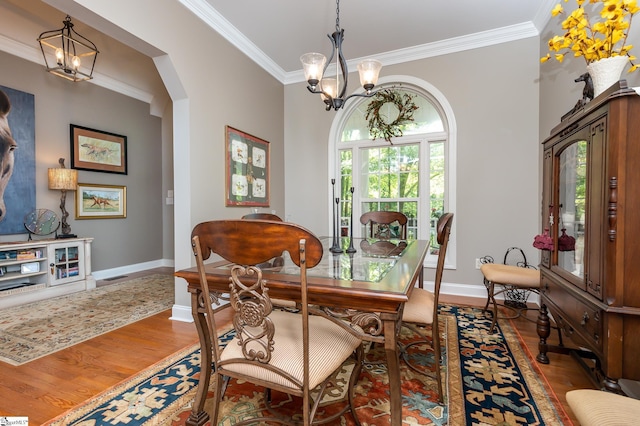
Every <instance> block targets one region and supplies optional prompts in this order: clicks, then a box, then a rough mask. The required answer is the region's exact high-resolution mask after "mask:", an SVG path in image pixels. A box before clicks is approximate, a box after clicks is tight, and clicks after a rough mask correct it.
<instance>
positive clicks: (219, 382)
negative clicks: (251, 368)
mask: <svg viewBox="0 0 640 426" xmlns="http://www.w3.org/2000/svg"><path fill="white" fill-rule="evenodd" d="M214 379H215V381H216V386H215V391H214V392H215V394H214V395H213V408H212V409H211V416H210V417H211V419H210V420H209V422H210V423H211V424H212V425H216V424H218V413H219V411H220V402H221V401H222V393H223V387H224V388H225V389H226V387H227V386H226V384H227V382H228V381H229V377H226V376H222V375H220V374H215V375H214ZM223 385H224V386H223Z"/></svg>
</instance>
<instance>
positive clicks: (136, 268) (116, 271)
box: [93, 259, 175, 280]
mask: <svg viewBox="0 0 640 426" xmlns="http://www.w3.org/2000/svg"><path fill="white" fill-rule="evenodd" d="M174 266H175V264H174V261H173V259H159V260H152V261H150V262H143V263H136V264H134V265H126V266H120V267H118V268H112V269H103V270H102V271H93V277H94V278H95V279H96V280H104V279H106V278H112V277H118V276H120V275H126V274H132V273H134V272H142V271H146V270H148V269H154V268H162V267H170V268H173V267H174Z"/></svg>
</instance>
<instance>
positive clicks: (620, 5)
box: [540, 0, 640, 72]
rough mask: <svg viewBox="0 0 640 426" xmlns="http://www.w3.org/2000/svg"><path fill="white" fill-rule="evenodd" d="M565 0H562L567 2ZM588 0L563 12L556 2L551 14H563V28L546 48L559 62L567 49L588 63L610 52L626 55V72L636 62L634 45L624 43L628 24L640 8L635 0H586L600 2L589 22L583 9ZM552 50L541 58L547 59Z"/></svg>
mask: <svg viewBox="0 0 640 426" xmlns="http://www.w3.org/2000/svg"><path fill="white" fill-rule="evenodd" d="M567 1H568V0H564V2H565V3H566V2H567ZM586 2H587V0H576V3H577V5H578V8H577V9H575V10H574V11H573V12H571V13H570V14H569V15H566V12H565V11H564V8H563V7H562V3H558V4H557V5H556V7H554V8H553V10H552V11H551V16H554V17H555V16H558V15H562V16H564V17H565V19H564V20H563V21H562V28H563V29H564V30H566V32H565V33H564V34H563V35H562V36H554V37H553V38H551V39H550V40H549V51H551V52H558V53H556V54H555V55H554V56H555V59H556V60H557V61H558V62H562V61H563V60H564V56H565V53H560V52H561V51H563V50H565V49H567V50H569V51H571V52H573V55H574V56H582V57H584V59H585V61H587V65H588V64H590V63H592V62H595V61H597V60H599V59H603V58H610V57H613V56H628V57H629V61H630V62H631V68H630V69H629V72H633V71H635V70H636V69H637V68H638V65H635V64H634V63H633V60H635V59H636V58H635V57H634V56H632V55H631V54H630V50H631V48H633V45H631V44H627V36H628V34H629V28H630V27H631V19H632V18H633V15H634V14H635V13H637V12H638V11H640V7H638V5H637V0H588V3H602V9H601V10H600V19H598V20H596V21H595V22H591V21H590V19H589V16H588V14H587V12H586V11H585V9H584V7H583V6H584V3H586ZM550 58H551V54H549V53H547V55H546V56H544V57H542V58H541V59H540V62H546V61H548V60H549V59H550Z"/></svg>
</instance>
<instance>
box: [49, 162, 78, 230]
mask: <svg viewBox="0 0 640 426" xmlns="http://www.w3.org/2000/svg"><path fill="white" fill-rule="evenodd" d="M58 163H60V167H58V168H56V169H49V189H59V190H60V192H62V196H61V197H60V210H62V234H59V235H56V238H76V237H77V235H74V234H72V233H71V226H69V224H68V223H67V217H68V216H69V213H68V212H67V209H66V208H65V202H66V200H67V191H75V190H76V187H77V185H78V171H77V170H73V169H67V168H66V167H65V166H64V158H61V159H59V160H58Z"/></svg>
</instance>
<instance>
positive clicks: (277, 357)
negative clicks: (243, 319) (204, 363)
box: [220, 310, 361, 389]
mask: <svg viewBox="0 0 640 426" xmlns="http://www.w3.org/2000/svg"><path fill="white" fill-rule="evenodd" d="M269 318H271V320H272V321H273V323H274V324H275V335H274V336H273V342H274V348H273V352H272V354H271V360H270V361H269V363H268V364H266V365H269V366H271V367H276V368H278V369H279V370H280V371H282V372H285V373H288V374H290V375H291V377H292V379H295V380H296V382H297V383H293V382H292V381H291V380H287V379H286V378H285V377H284V376H283V375H282V374H274V373H273V371H270V370H269V369H268V368H266V367H262V366H260V365H259V364H257V363H253V364H247V363H233V362H232V363H228V364H227V363H226V362H227V361H229V360H233V359H236V360H241V359H244V357H243V354H242V346H241V345H240V344H239V342H238V338H237V337H235V338H234V339H233V340H231V341H230V342H229V343H228V344H227V346H226V347H225V349H224V350H223V351H222V354H221V356H220V363H221V364H222V365H224V368H225V369H226V370H227V371H233V372H236V373H240V374H244V375H247V376H251V377H252V378H253V379H254V380H255V381H257V382H258V381H259V382H261V384H262V385H263V386H266V387H271V386H269V384H277V385H280V386H285V387H289V388H292V389H299V388H300V386H301V384H302V381H303V373H304V371H303V369H302V366H303V353H302V350H303V345H302V341H303V340H302V327H300V314H296V313H291V312H285V311H278V310H276V311H273V312H272V313H271V315H270V316H269ZM360 344H361V340H360V339H359V338H357V337H355V336H354V335H353V334H351V333H349V332H347V331H346V330H345V329H344V328H342V327H340V326H339V325H337V324H335V323H333V322H331V321H329V320H327V319H325V318H323V317H320V316H309V360H310V364H309V388H310V389H313V388H315V387H316V386H317V385H318V384H320V383H321V382H322V381H324V380H325V379H326V377H327V376H329V375H330V374H331V373H332V372H333V371H335V370H336V369H337V368H338V367H340V365H341V364H342V363H343V362H344V360H345V359H347V358H349V356H350V355H351V354H352V353H353V351H355V350H356V348H357V347H358V346H359V345H360Z"/></svg>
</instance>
